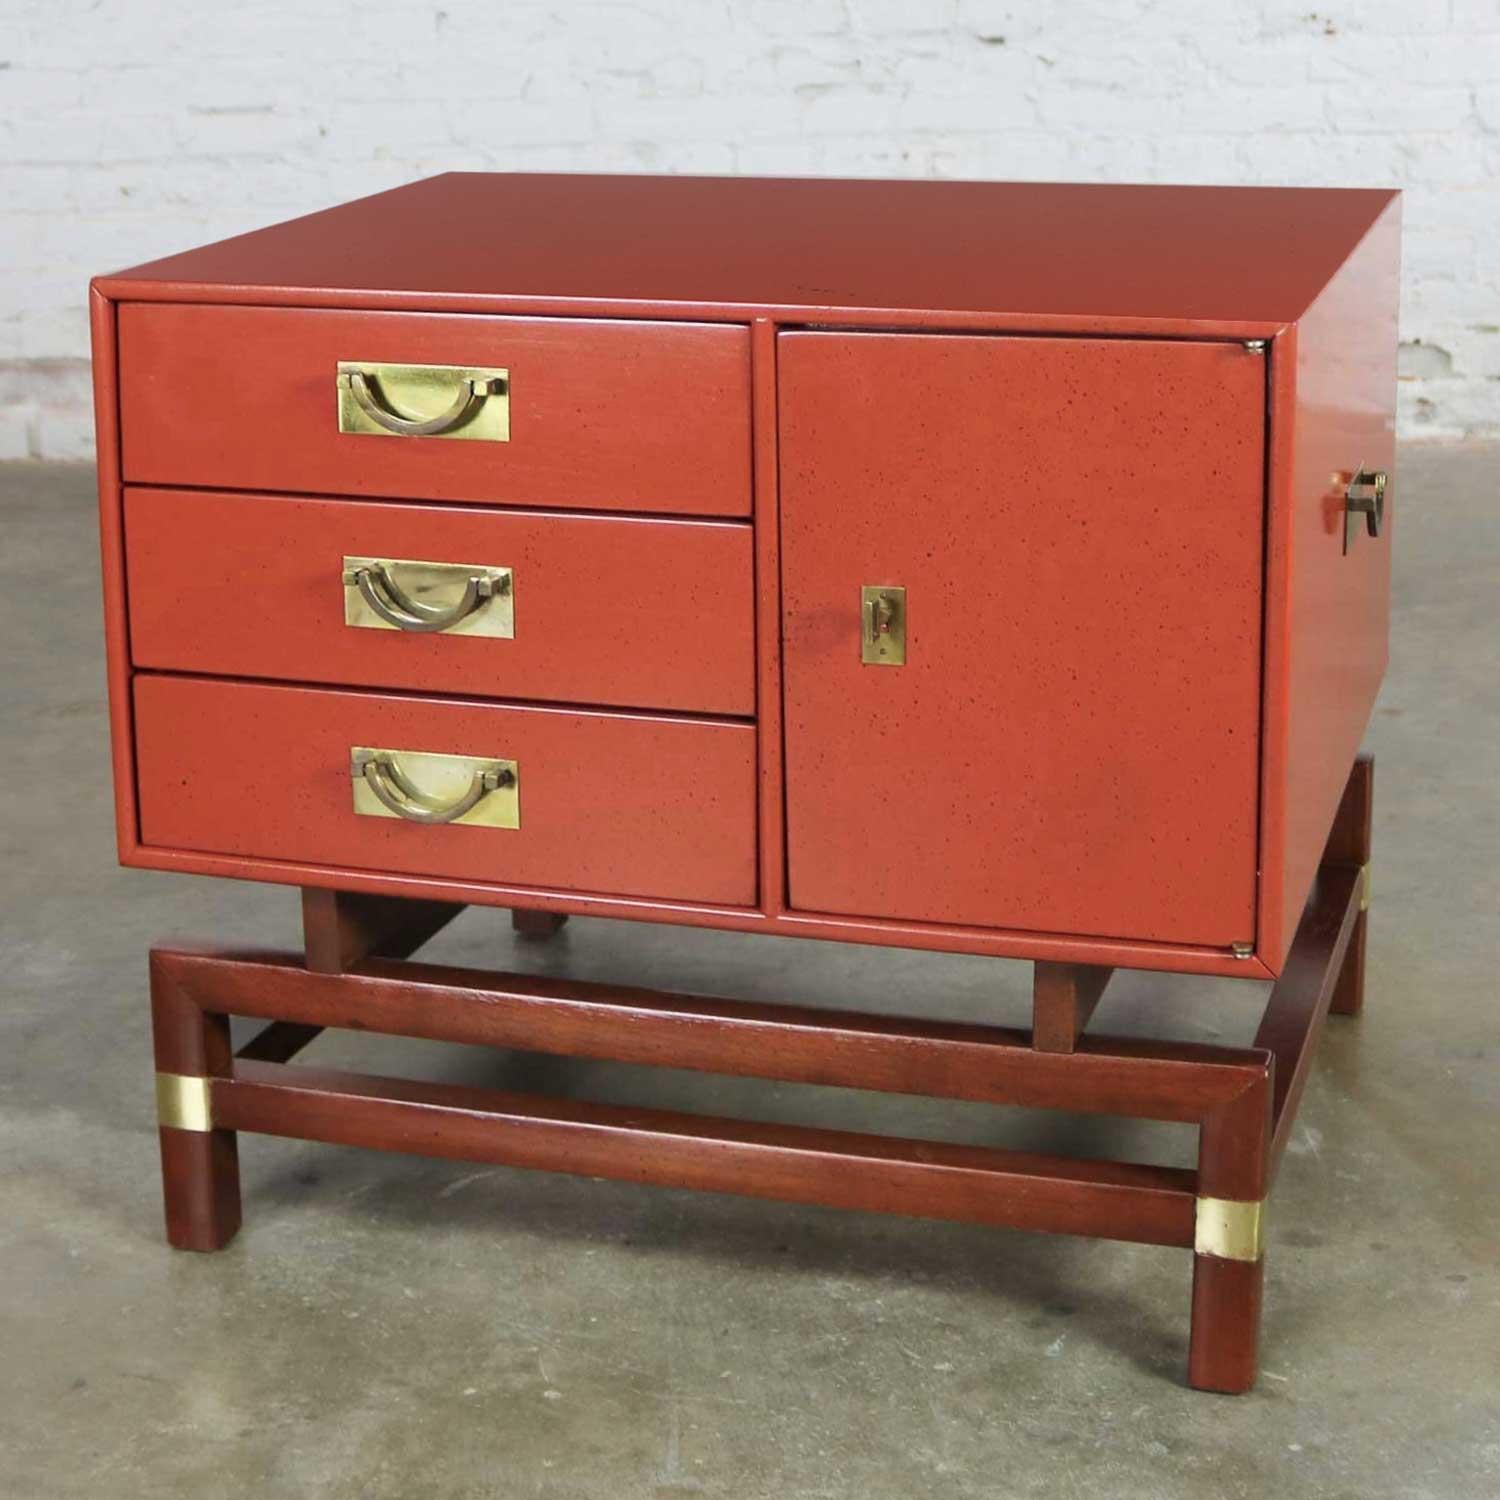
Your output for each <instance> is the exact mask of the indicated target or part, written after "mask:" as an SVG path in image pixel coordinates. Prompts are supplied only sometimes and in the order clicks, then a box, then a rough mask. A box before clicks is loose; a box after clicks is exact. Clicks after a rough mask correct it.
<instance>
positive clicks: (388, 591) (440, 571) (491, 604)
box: [343, 557, 516, 640]
mask: <svg viewBox="0 0 1500 1500" xmlns="http://www.w3.org/2000/svg"><path fill="white" fill-rule="evenodd" d="M398 569H399V571H400V576H401V582H399V583H398V582H397V570H398ZM343 583H344V624H346V625H354V626H358V627H362V628H364V629H367V630H406V631H415V632H419V633H425V634H432V633H435V632H437V631H452V632H454V633H456V634H462V635H487V636H498V637H500V638H502V639H505V640H510V639H512V638H513V637H514V635H515V633H516V632H515V600H514V595H513V580H512V575H511V570H510V569H509V568H492V567H485V566H482V565H480V564H478V563H440V562H419V561H417V560H415V559H412V558H386V557H346V558H345V559H344V568H343ZM434 595H436V596H437V598H436V599H434V598H433V597H431V596H434Z"/></svg>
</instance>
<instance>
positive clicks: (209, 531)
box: [125, 488, 755, 716]
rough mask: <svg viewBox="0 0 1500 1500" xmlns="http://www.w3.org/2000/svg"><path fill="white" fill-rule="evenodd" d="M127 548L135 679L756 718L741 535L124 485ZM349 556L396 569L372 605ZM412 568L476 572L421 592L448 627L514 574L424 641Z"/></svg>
mask: <svg viewBox="0 0 1500 1500" xmlns="http://www.w3.org/2000/svg"><path fill="white" fill-rule="evenodd" d="M125 534H126V566H127V576H128V580H129V597H130V640H131V653H132V657H133V660H134V663H135V665H136V666H137V667H149V668H158V669H163V670H169V671H177V672H200V673H214V674H222V675H225V676H236V677H261V678H273V679H276V678H280V679H286V680H289V681H297V682H328V683H335V684H348V685H350V686H359V687H389V688H408V689H417V690H426V691H435V692H448V693H461V694H468V695H473V696H476V697H486V698H511V699H516V698H522V699H531V700H540V701H548V700H551V701H554V702H566V703H591V704H602V705H611V706H620V707H626V708H666V709H679V710H686V711H690V712H695V713H720V714H736V715H746V716H748V715H750V714H752V713H753V712H754V711H755V643H754V595H753V582H754V573H753V565H752V546H751V543H752V533H751V528H750V527H749V526H748V525H746V524H744V523H741V522H730V521H692V520H669V519H655V518H644V517H635V516H632V517H624V516H598V515H568V514H565V513H555V512H554V513H545V514H542V513H536V512H502V511H491V510H474V509H469V508H465V507H458V506H437V505H391V504H381V503H379V502H375V501H356V500H314V499H292V498H285V497H278V496H268V495H226V494H215V493H201V492H197V491H184V490H152V489H134V488H132V489H128V490H127V491H126V497H125ZM351 558H360V559H367V560H378V561H379V562H381V563H385V564H388V566H386V567H384V568H382V570H381V572H382V575H383V577H382V578H381V579H377V580H374V581H370V580H367V581H366V583H365V585H364V588H365V590H366V591H373V592H374V594H375V604H376V608H371V607H370V606H369V604H368V602H367V601H366V599H365V597H364V595H363V594H362V593H361V590H360V588H359V585H358V583H357V581H353V580H351V581H348V582H346V579H345V575H346V573H348V572H351V571H352V570H351V569H346V566H345V560H346V559H351ZM413 559H415V560H417V561H419V562H426V563H431V562H438V563H447V564H468V565H470V568H469V569H465V568H462V567H460V568H457V569H455V570H454V572H453V573H452V576H451V581H446V582H441V584H440V587H439V588H438V590H437V591H435V592H434V593H431V594H429V595H427V598H428V599H429V600H430V601H431V602H432V606H436V607H444V608H446V609H447V610H448V612H449V614H454V613H456V612H457V611H458V609H459V608H460V607H461V606H462V605H463V603H464V599H465V594H464V588H465V580H466V578H467V577H471V576H479V575H481V574H483V573H484V572H485V571H486V570H488V571H490V572H497V571H499V570H502V569H503V570H506V574H507V576H506V578H505V579H504V580H503V593H499V592H497V593H495V594H494V595H492V597H491V598H490V599H489V601H488V602H487V603H486V602H485V601H484V600H483V599H475V600H473V607H472V608H471V609H470V610H468V611H467V612H466V613H464V614H463V615H462V616H461V617H460V618H458V619H457V620H456V621H455V622H454V623H453V624H452V625H451V626H448V627H445V628H441V629H432V628H429V627H430V626H431V625H432V624H433V623H435V622H433V621H431V620H425V619H423V618H421V617H420V616H417V617H411V618H408V617H407V616H408V611H407V610H406V609H404V608H403V607H402V606H403V603H405V602H409V600H410V599H411V598H413V597H415V596H416V593H417V590H418V588H419V587H420V586H421V584H422V583H423V582H424V581H425V580H426V578H427V573H426V571H425V570H423V569H421V568H413V567H410V566H408V565H404V564H403V562H402V561H401V560H408V561H409V560H413ZM471 570H473V571H471ZM346 601H347V602H348V604H349V606H350V608H349V609H347V610H346ZM381 607H384V608H385V610H386V614H387V615H393V616H394V617H395V619H396V621H397V622H398V625H399V626H405V627H406V628H391V625H390V621H389V619H387V618H385V617H383V616H382V615H381V614H379V613H377V612H376V610H377V609H378V608H381ZM430 607H431V606H430ZM346 614H352V616H353V617H354V619H355V620H357V621H358V622H359V623H355V624H350V623H346ZM370 627H375V628H370ZM505 629H509V631H510V634H509V635H508V636H507V635H505V634H503V633H501V632H503V631H504V630H505ZM490 630H493V631H494V632H495V633H488V632H489V631H490Z"/></svg>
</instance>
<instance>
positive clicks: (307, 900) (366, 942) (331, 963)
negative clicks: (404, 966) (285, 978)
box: [302, 886, 463, 974]
mask: <svg viewBox="0 0 1500 1500" xmlns="http://www.w3.org/2000/svg"><path fill="white" fill-rule="evenodd" d="M462 910H463V907H462V906H461V905H459V904H458V903H457V902H452V901H411V900H407V899H406V898H405V897H401V896H368V895H364V894H362V893H360V892H358V891H324V890H317V889H314V888H313V887H310V886H309V887H304V889H303V892H302V940H303V945H304V947H305V948H306V950H307V967H308V968H309V969H311V970H313V972H314V973H317V974H342V973H344V972H345V971H346V970H347V969H352V968H353V967H354V965H355V964H357V963H358V962H359V961H360V960H361V959H364V958H410V957H411V955H412V954H413V953H415V952H416V951H417V949H418V948H420V947H421V946H422V944H423V943H425V942H426V941H427V939H428V938H430V937H433V936H435V935H436V934H437V933H439V932H441V931H442V929H443V928H444V927H446V926H447V925H448V923H449V922H451V921H452V920H453V919H454V917H456V916H457V915H458V914H459V912H461V911H462Z"/></svg>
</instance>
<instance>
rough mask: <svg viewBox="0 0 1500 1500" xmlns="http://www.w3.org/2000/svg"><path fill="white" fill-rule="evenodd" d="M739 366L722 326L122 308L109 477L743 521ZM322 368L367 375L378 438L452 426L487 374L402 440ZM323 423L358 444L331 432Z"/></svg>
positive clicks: (745, 482)
mask: <svg viewBox="0 0 1500 1500" xmlns="http://www.w3.org/2000/svg"><path fill="white" fill-rule="evenodd" d="M749 348H750V344H749V331H748V330H747V329H746V328H743V327H740V326H733V325H726V324H704V323H648V322H629V321H619V320H616V321H608V320H594V319H582V318H579V319H569V318H498V317H471V316H458V315H451V314H446V313H443V314H439V313H402V312H349V311H329V310H319V309H305V308H266V307H228V306H195V305H186V304H174V303H127V304H125V305H124V306H122V307H121V308H120V313H119V367H120V423H121V448H122V464H123V472H124V477H125V479H126V480H127V481H128V482H131V483H136V484H160V485H172V484H181V485H197V486H202V487H205V488H222V489H248V490H291V491H295V492H303V491H311V492H315V493H320V494H329V495H334V494H350V495H381V496H392V497H395V498H411V499H419V500H466V501H481V502H483V501H488V502H492V503H496V504H503V505H537V506H561V507H569V508H583V509H592V510H629V511H651V512H662V513H667V514H688V515H726V516H743V515H748V514H749V512H750V362H749ZM340 365H346V366H355V367H358V369H359V370H360V371H363V372H366V373H367V374H368V375H369V380H367V381H366V382H365V383H364V384H363V385H362V386H361V388H360V389H361V391H362V398H361V399H362V400H363V401H364V402H365V404H366V405H367V406H373V407H374V408H376V409H377V410H378V412H380V413H383V414H384V418H385V420H387V421H390V420H395V421H397V422H399V421H401V420H403V419H418V418H437V417H439V416H440V415H441V414H442V413H443V412H444V410H445V409H446V410H448V411H449V412H450V414H451V412H452V411H453V410H454V409H455V406H456V405H457V404H461V403H462V402H463V401H464V400H465V399H466V398H465V391H466V389H467V388H466V387H465V386H464V385H463V384H462V382H461V379H460V376H461V375H462V374H463V373H464V372H474V371H488V372H504V373H503V381H501V382H500V386H499V388H495V389H491V390H490V392H489V394H487V395H483V396H482V397H481V395H480V394H479V393H478V392H476V391H470V392H469V396H470V397H471V398H472V399H471V400H470V401H469V407H468V408H466V409H469V410H471V415H470V416H469V417H468V418H466V419H464V420H461V421H459V422H458V423H457V425H456V426H454V427H453V429H452V430H451V431H449V432H446V433H443V434H440V435H411V434H407V433H401V434H395V433H391V432H388V431H385V430H383V429H382V428H381V427H380V426H379V425H378V424H377V422H375V421H373V420H371V419H369V418H368V417H367V416H366V415H365V414H364V411H363V410H362V409H361V410H359V411H353V408H352V407H351V404H350V403H351V401H352V399H353V398H352V396H351V394H350V393H351V391H352V389H353V388H352V387H351V386H349V385H347V384H346V385H345V387H344V392H343V396H342V400H341V394H340V386H339V377H340V371H339V367H340ZM382 366H384V367H387V374H386V376H385V377H384V379H385V382H386V383H385V384H382V376H381V374H380V370H379V367H382ZM400 367H406V370H405V373H404V374H402V373H401V369H400ZM434 367H436V369H435V373H430V374H429V376H428V377H421V378H425V379H426V380H427V384H426V385H425V386H422V387H419V386H417V385H415V384H413V383H412V382H413V381H416V380H418V379H419V375H418V374H414V373H413V369H414V368H415V369H416V370H417V371H420V370H421V369H424V368H425V369H427V370H428V371H429V372H432V371H433V370H434ZM450 373H451V374H452V378H451V379H449V374H450ZM497 378H498V377H497ZM403 382H404V383H403ZM341 405H342V408H343V409H344V410H345V412H346V414H347V413H349V412H351V411H353V417H352V418H351V420H352V421H353V422H354V425H356V426H358V427H359V429H360V430H358V431H342V432H341V431H340V430H339V429H340V423H341ZM502 418H504V420H503V421H502V420H501V419H502ZM507 426H508V437H507V438H506V439H505V440H504V441H500V440H499V439H498V437H497V434H498V433H499V432H500V431H502V430H503V429H504V428H505V427H507Z"/></svg>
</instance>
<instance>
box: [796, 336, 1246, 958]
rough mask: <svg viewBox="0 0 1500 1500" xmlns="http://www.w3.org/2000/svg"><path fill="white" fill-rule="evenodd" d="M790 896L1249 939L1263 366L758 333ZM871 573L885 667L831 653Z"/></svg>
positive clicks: (1129, 348)
mask: <svg viewBox="0 0 1500 1500" xmlns="http://www.w3.org/2000/svg"><path fill="white" fill-rule="evenodd" d="M778 364H779V369H780V376H781V381H780V385H781V434H780V440H781V475H782V480H781V512H782V523H781V545H782V584H783V590H784V604H783V609H784V621H785V623H784V631H783V651H784V654H785V668H784V671H785V680H786V695H785V701H786V730H785V734H786V756H787V789H786V804H787V830H788V834H787V843H788V874H789V881H790V897H791V904H792V906H793V907H795V908H798V909H802V910H811V911H830V912H844V913H848V914H851V915H853V914H859V915H865V916H875V917H898V918H908V919H913V918H914V919H921V920H927V921H942V920H949V921H957V922H968V923H972V924H974V925H975V926H997V927H1010V928H1025V929H1030V930H1032V931H1040V932H1078V933H1090V934H1094V935H1098V936H1130V937H1137V938H1151V939H1157V940H1161V941H1167V942H1188V943H1201V944H1205V945H1218V946H1222V947H1227V946H1228V945H1229V944H1230V943H1234V942H1249V941H1251V939H1252V938H1253V936H1254V931H1255V818H1256V797H1257V791H1256V767H1257V760H1258V744H1259V727H1260V726H1259V718H1260V640H1259V632H1260V609H1261V527H1262V522H1263V512H1262V494H1263V487H1262V474H1261V464H1262V453H1263V445H1264V437H1265V434H1264V427H1265V361H1264V358H1263V356H1261V355H1258V354H1251V353H1247V352H1246V351H1245V350H1244V349H1243V348H1241V347H1240V346H1239V345H1237V344H1203V343H1197V344H1195V343H1179V342H1175V341H1173V342H1166V341H1163V342H1146V341H1141V340H1095V339H1069V340H1062V339H1050V338H1020V339H1011V338H970V337H963V336H937V337H921V336H912V335H908V334H859V333H855V334H843V333H840V334H833V333H788V334H783V335H782V337H781V340H780V349H779V357H778ZM865 583H870V584H899V585H902V586H903V587H905V589H906V591H907V605H908V610H909V618H908V627H907V657H906V665H905V666H904V667H872V666H864V665H862V664H861V661H860V647H859V632H860V612H859V607H858V606H859V597H860V586H861V584H865Z"/></svg>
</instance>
